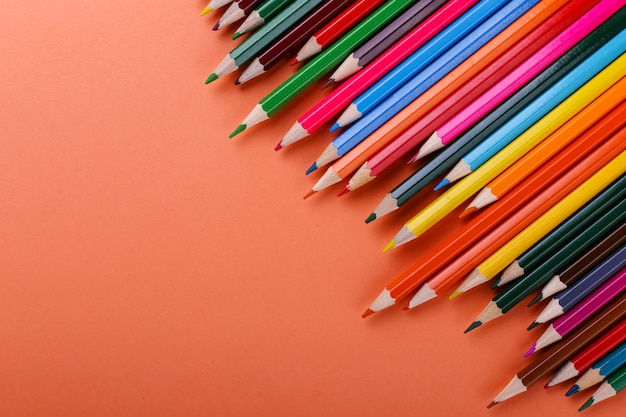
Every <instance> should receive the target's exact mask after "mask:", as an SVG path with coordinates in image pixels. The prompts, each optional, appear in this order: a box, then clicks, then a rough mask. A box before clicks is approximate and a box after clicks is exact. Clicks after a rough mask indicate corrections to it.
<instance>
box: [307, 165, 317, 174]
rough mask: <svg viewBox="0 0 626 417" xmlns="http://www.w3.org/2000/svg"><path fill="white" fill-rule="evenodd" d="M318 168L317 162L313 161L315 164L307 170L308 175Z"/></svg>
mask: <svg viewBox="0 0 626 417" xmlns="http://www.w3.org/2000/svg"><path fill="white" fill-rule="evenodd" d="M315 170H317V164H316V163H315V162H313V164H312V165H311V166H310V167H309V168H308V169H307V170H306V175H309V174H310V173H311V172H313V171H315Z"/></svg>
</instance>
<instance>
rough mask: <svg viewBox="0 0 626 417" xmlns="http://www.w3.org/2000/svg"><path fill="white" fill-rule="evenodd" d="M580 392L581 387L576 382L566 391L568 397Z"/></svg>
mask: <svg viewBox="0 0 626 417" xmlns="http://www.w3.org/2000/svg"><path fill="white" fill-rule="evenodd" d="M578 392H580V388H579V387H578V385H576V384H574V385H573V386H572V388H570V389H569V390H567V392H566V393H565V396H566V397H570V396H572V395H574V394H577V393H578Z"/></svg>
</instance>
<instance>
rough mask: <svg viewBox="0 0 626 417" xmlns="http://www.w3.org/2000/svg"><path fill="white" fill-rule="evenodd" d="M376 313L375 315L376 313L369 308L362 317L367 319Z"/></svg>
mask: <svg viewBox="0 0 626 417" xmlns="http://www.w3.org/2000/svg"><path fill="white" fill-rule="evenodd" d="M374 313H375V311H374V310H372V309H369V308H368V309H367V310H365V311H364V312H363V314H361V317H363V318H365V317H369V316H371V315H372V314H374Z"/></svg>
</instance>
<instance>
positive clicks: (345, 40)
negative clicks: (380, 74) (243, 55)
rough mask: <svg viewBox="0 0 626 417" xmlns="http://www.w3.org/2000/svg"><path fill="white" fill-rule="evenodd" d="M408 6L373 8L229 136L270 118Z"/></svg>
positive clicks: (405, 1)
mask: <svg viewBox="0 0 626 417" xmlns="http://www.w3.org/2000/svg"><path fill="white" fill-rule="evenodd" d="M411 4H412V1H411V0H389V1H386V2H385V4H384V5H382V6H381V7H379V8H378V9H376V11H375V12H374V13H372V14H371V15H370V16H368V17H367V18H365V19H364V20H363V21H362V22H361V23H359V24H358V25H356V26H355V27H354V29H352V30H351V31H350V32H348V33H347V34H346V35H344V36H343V37H342V38H341V39H339V40H338V41H337V42H335V43H333V44H332V45H331V46H330V47H329V48H328V49H326V50H325V51H324V52H322V53H321V54H319V55H318V56H316V57H315V59H313V60H311V62H309V63H308V64H307V65H305V66H304V67H302V68H301V69H300V70H299V71H298V72H296V73H295V74H294V75H292V76H291V77H290V78H288V79H287V80H286V81H285V82H283V83H282V84H281V85H279V86H278V87H277V88H276V89H274V90H273V91H272V92H271V93H269V94H268V95H267V96H265V97H264V98H263V99H262V100H261V101H260V102H259V103H258V104H257V105H256V106H255V107H254V109H253V110H252V112H251V113H250V114H249V115H248V116H247V117H246V118H245V120H244V121H243V122H242V123H241V124H240V125H239V126H238V127H237V128H236V129H235V131H234V132H233V133H231V134H230V137H233V136H235V135H237V134H239V133H241V132H243V131H244V130H246V129H247V128H249V127H250V126H253V125H255V124H257V123H260V122H262V121H264V120H267V119H268V118H270V117H271V116H272V115H274V114H275V113H276V112H278V111H279V110H280V109H282V108H283V107H284V106H286V105H287V104H288V103H289V102H291V101H292V100H293V99H294V98H296V97H297V96H298V95H299V94H300V93H301V92H303V91H304V90H305V89H306V88H308V87H309V86H311V85H312V84H313V83H315V82H316V81H317V80H319V79H320V78H322V76H323V75H324V74H325V73H326V72H328V70H329V69H331V68H333V67H334V66H335V65H337V64H338V63H339V62H341V60H342V59H344V58H345V57H346V56H347V55H348V54H349V53H350V51H351V50H352V49H354V48H355V47H356V46H358V45H361V44H362V43H363V42H365V41H366V40H367V39H369V37H370V36H372V35H373V34H374V33H376V32H377V31H378V30H380V29H381V28H382V27H384V26H385V25H386V24H387V23H388V22H389V21H391V20H392V19H393V18H394V17H395V16H397V15H398V14H400V13H402V11H403V10H405V9H406V8H407V7H409V6H410V5H411ZM266 26H267V25H266ZM264 27H265V26H263V27H261V29H259V31H261V30H263V28H264ZM259 31H257V32H255V33H254V34H253V35H252V36H254V35H256V34H257V33H258V32H259ZM248 39H250V38H248Z"/></svg>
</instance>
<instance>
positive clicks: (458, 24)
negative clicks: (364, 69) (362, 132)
mask: <svg viewBox="0 0 626 417" xmlns="http://www.w3.org/2000/svg"><path fill="white" fill-rule="evenodd" d="M506 3H507V2H506V1H498V0H483V1H480V2H478V3H477V4H476V5H474V6H473V7H472V8H471V9H470V10H468V11H467V12H465V13H464V14H463V15H462V16H460V17H459V18H458V19H456V20H455V21H454V22H452V23H450V25H448V26H447V27H446V28H444V29H443V30H442V31H441V32H440V33H438V34H437V35H436V36H435V37H434V38H433V39H431V40H430V41H428V42H427V43H426V44H425V45H424V46H422V47H421V48H420V49H418V50H417V51H415V52H414V53H413V54H411V55H410V56H409V57H408V58H406V59H405V60H404V61H402V63H400V64H399V65H397V66H396V67H395V68H394V69H393V70H391V71H390V72H389V73H387V74H386V75H385V76H383V77H382V78H381V79H380V80H378V81H377V82H376V83H375V84H374V85H372V86H371V87H370V88H368V89H367V90H365V92H363V93H362V94H360V95H359V96H358V97H357V98H355V99H354V101H352V103H351V104H350V105H349V106H348V107H347V109H346V110H345V111H344V112H343V113H342V114H341V116H339V118H338V119H337V121H336V122H335V124H333V125H332V126H331V128H330V130H331V131H335V130H337V129H339V128H341V127H345V126H347V125H349V124H351V123H353V122H355V121H356V120H358V119H360V118H361V117H362V116H364V115H365V114H367V113H368V112H370V111H372V110H373V109H374V108H376V107H377V106H378V105H379V104H381V103H382V102H383V101H384V100H385V99H386V98H387V97H389V96H390V95H391V94H392V93H394V92H396V91H397V90H398V89H399V88H400V87H402V86H403V85H404V84H405V83H406V82H407V81H409V80H410V79H412V78H414V77H415V76H416V75H418V74H419V72H420V71H421V70H422V69H424V68H425V67H426V66H427V65H429V64H430V63H431V62H433V61H434V60H435V59H437V58H438V57H439V56H440V55H442V54H444V53H445V52H446V51H447V50H448V49H450V48H451V47H453V46H454V45H456V43H457V42H459V40H460V39H462V38H463V37H464V36H465V35H466V34H467V33H469V32H470V31H472V30H473V29H474V28H475V27H476V26H478V25H479V24H481V23H482V22H483V21H485V20H487V19H488V18H490V17H491V15H492V14H494V13H495V12H497V11H498V10H499V9H500V8H502V7H504V5H505V4H506Z"/></svg>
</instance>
